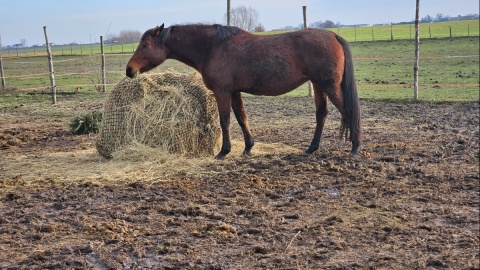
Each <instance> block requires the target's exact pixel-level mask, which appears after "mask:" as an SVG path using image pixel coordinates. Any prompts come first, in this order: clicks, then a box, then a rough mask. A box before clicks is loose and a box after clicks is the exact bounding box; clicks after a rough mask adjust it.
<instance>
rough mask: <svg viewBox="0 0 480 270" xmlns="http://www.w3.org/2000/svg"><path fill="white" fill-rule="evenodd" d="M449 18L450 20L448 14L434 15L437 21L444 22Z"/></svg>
mask: <svg viewBox="0 0 480 270" xmlns="http://www.w3.org/2000/svg"><path fill="white" fill-rule="evenodd" d="M449 20H450V16H448V15H446V16H445V15H443V14H442V13H437V15H435V21H437V22H444V21H449Z"/></svg>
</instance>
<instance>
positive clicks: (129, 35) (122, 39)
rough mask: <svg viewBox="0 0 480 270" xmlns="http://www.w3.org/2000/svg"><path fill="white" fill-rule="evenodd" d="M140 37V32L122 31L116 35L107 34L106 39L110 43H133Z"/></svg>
mask: <svg viewBox="0 0 480 270" xmlns="http://www.w3.org/2000/svg"><path fill="white" fill-rule="evenodd" d="M141 37H142V32H140V31H137V30H122V31H120V33H119V34H118V35H117V34H108V35H107V36H106V39H107V40H108V42H110V43H117V42H118V43H123V44H127V43H135V42H138V41H139V40H140V38H141Z"/></svg>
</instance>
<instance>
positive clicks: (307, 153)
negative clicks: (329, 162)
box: [304, 148, 317, 155]
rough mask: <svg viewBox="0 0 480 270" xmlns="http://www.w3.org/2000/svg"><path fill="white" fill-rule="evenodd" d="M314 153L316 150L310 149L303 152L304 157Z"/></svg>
mask: <svg viewBox="0 0 480 270" xmlns="http://www.w3.org/2000/svg"><path fill="white" fill-rule="evenodd" d="M315 151H317V149H310V148H308V149H307V150H305V152H304V153H305V154H306V155H311V154H313V153H315Z"/></svg>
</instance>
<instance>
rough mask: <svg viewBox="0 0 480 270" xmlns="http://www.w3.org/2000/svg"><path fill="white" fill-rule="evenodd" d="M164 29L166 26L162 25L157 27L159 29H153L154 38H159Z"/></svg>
mask: <svg viewBox="0 0 480 270" xmlns="http://www.w3.org/2000/svg"><path fill="white" fill-rule="evenodd" d="M164 27H165V24H164V23H162V25H161V26H157V27H155V28H153V31H152V36H154V37H159V36H160V33H162V30H163V28H164Z"/></svg>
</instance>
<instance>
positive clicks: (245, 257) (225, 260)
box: [0, 97, 480, 269]
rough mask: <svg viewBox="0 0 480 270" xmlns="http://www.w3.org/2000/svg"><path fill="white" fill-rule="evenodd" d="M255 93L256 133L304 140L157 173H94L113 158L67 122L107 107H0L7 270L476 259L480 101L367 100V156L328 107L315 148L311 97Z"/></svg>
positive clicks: (393, 264)
mask: <svg viewBox="0 0 480 270" xmlns="http://www.w3.org/2000/svg"><path fill="white" fill-rule="evenodd" d="M245 102H246V106H247V112H248V114H249V116H250V119H251V120H250V122H251V123H250V124H251V127H252V129H253V133H254V136H255V138H256V141H257V142H259V145H260V144H261V143H263V144H265V145H268V144H272V145H276V147H283V146H282V145H284V146H285V149H287V148H288V147H289V148H288V149H294V150H285V151H283V152H281V151H280V152H279V153H271V154H270V153H268V151H267V152H261V153H259V152H255V151H254V152H253V153H254V156H253V157H251V158H242V157H240V156H239V153H240V151H241V149H240V150H239V151H238V152H236V153H232V154H231V155H230V156H229V157H228V158H227V159H226V160H224V161H213V160H210V161H208V162H206V163H204V164H205V165H204V166H203V167H202V170H201V171H199V172H195V171H192V170H179V171H178V172H177V173H175V174H171V173H169V174H168V175H167V174H163V173H162V171H161V170H158V171H157V170H151V171H149V172H148V175H149V177H148V178H146V177H144V176H145V175H146V174H147V172H145V171H144V170H143V169H142V170H140V169H138V171H135V170H136V169H135V168H136V167H135V166H140V165H142V164H141V162H138V161H135V162H132V164H130V165H131V166H132V167H131V168H130V171H133V174H132V173H131V174H129V175H128V176H125V177H123V179H122V177H121V176H120V177H117V178H115V179H111V178H108V177H106V176H102V174H97V172H94V170H95V168H96V167H101V166H104V164H106V163H110V164H111V163H112V162H113V163H115V162H116V161H115V160H114V161H105V160H102V159H101V158H99V157H98V156H97V155H96V153H95V150H94V143H95V136H92V135H90V136H87V135H84V136H75V135H72V134H71V133H70V132H69V130H68V122H69V121H70V120H71V118H73V115H74V113H75V112H78V111H82V110H83V111H87V110H90V109H95V108H100V107H101V104H93V105H91V104H82V103H79V104H76V105H61V104H60V105H58V106H57V107H55V110H56V111H59V113H50V112H46V110H45V109H39V108H38V107H35V108H33V107H32V108H30V107H31V106H34V105H29V104H25V106H21V107H18V108H12V109H8V110H5V111H3V112H1V115H2V116H1V119H0V126H1V130H0V156H1V159H0V181H1V182H0V268H1V269H479V245H480V236H479V168H478V164H479V128H478V127H479V103H478V102H472V103H426V102H421V103H401V102H378V101H377V102H375V101H366V100H363V101H362V110H363V117H364V118H363V119H364V137H365V138H364V145H363V147H362V152H361V156H360V158H357V159H351V158H350V156H349V154H348V151H349V149H350V144H349V143H346V142H341V141H339V140H338V139H337V135H338V128H339V115H338V112H337V110H336V109H335V108H333V106H331V104H330V115H329V117H328V119H327V124H326V128H325V132H324V137H323V138H322V145H321V146H322V148H321V150H319V151H318V153H315V154H313V155H310V156H307V155H304V154H302V151H301V150H304V149H306V148H307V146H308V144H309V142H310V140H311V137H312V135H313V130H314V117H313V110H314V109H313V102H312V100H311V99H310V98H262V97H253V98H252V97H248V98H246V101H245ZM35 106H37V105H35ZM47 111H48V110H47ZM52 115H54V116H53V117H52ZM232 120H233V119H232ZM232 130H233V137H234V138H236V139H241V134H240V131H239V128H238V127H237V125H236V123H235V122H233V121H232ZM85 153H86V154H85ZM82 155H86V156H87V158H86V159H83V158H82ZM92 158H93V159H95V160H94V161H93V162H94V163H92V164H93V165H94V166H87V165H86V164H87V163H88V162H89V161H88V160H87V159H92ZM66 160H70V163H69V164H66V163H65V162H66ZM71 160H74V162H73V164H72V162H71ZM52 164H53V165H57V167H58V168H59V170H60V169H61V168H63V169H64V171H62V173H61V174H59V173H56V172H55V168H56V167H55V166H53V165H52ZM127 164H128V163H127ZM180 166H181V165H180ZM39 168H42V169H39ZM65 168H66V169H65ZM94 175H95V176H94Z"/></svg>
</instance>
